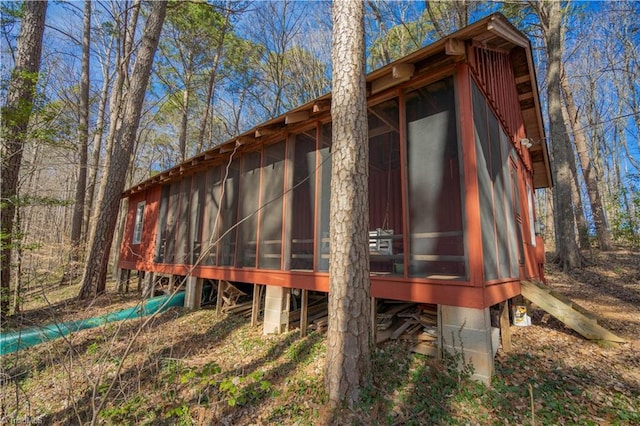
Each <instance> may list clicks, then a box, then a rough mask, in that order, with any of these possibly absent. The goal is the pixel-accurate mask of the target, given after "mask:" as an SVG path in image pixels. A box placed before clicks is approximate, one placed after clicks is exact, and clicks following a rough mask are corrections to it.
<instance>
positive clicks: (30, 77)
mask: <svg viewBox="0 0 640 426" xmlns="http://www.w3.org/2000/svg"><path fill="white" fill-rule="evenodd" d="M46 12H47V2H46V1H37V2H33V1H25V2H24V3H23V9H22V20H21V25H20V36H19V38H18V48H17V54H16V58H15V64H14V68H13V71H12V73H11V80H10V82H9V89H8V91H7V98H6V100H5V104H4V106H3V107H2V129H1V132H2V133H1V135H2V138H1V139H2V159H1V161H2V163H1V164H2V172H1V173H2V175H1V178H2V183H1V186H2V188H1V196H2V200H1V203H0V205H1V206H2V208H1V209H0V243H1V245H2V248H1V253H0V265H1V273H0V274H1V275H0V282H1V284H0V314H2V315H6V314H8V311H9V292H10V283H11V250H12V241H13V221H14V215H15V212H16V204H17V195H18V194H17V192H16V188H17V184H18V177H19V174H20V166H21V163H22V152H23V146H24V143H25V140H26V138H27V128H28V125H29V118H30V116H31V111H32V110H33V99H34V95H35V89H36V84H37V82H38V73H39V71H40V56H41V53H42V35H43V34H44V24H45V17H46Z"/></svg>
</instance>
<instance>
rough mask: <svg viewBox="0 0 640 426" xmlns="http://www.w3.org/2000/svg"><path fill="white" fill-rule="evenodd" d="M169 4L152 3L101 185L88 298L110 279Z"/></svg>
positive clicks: (86, 276) (85, 280)
mask: <svg viewBox="0 0 640 426" xmlns="http://www.w3.org/2000/svg"><path fill="white" fill-rule="evenodd" d="M166 8H167V3H166V2H165V1H158V2H151V11H150V13H149V16H148V18H147V23H146V25H145V28H144V32H143V34H142V42H141V45H140V48H139V50H138V52H137V55H136V62H135V65H134V67H133V72H132V74H131V81H130V86H129V91H128V93H127V96H126V97H125V98H124V99H123V102H125V104H124V109H123V114H122V116H121V117H119V120H118V123H117V125H116V126H115V132H116V133H115V135H114V136H115V137H114V138H113V143H112V151H111V155H110V156H109V157H108V158H107V164H106V172H105V176H104V177H103V178H102V181H101V184H100V192H99V195H98V206H97V212H96V216H95V219H96V220H94V221H93V230H92V232H91V239H90V241H89V252H88V255H87V260H86V263H85V268H84V273H83V277H82V288H81V289H80V294H79V297H80V298H81V299H86V298H89V297H92V296H94V295H95V294H96V293H100V292H102V291H104V288H105V282H106V279H107V268H108V261H109V251H110V249H111V244H112V238H113V231H114V230H115V226H116V220H117V216H118V206H119V205H120V194H121V193H122V191H123V190H124V183H125V179H126V173H127V169H128V167H129V161H130V159H131V153H132V151H133V146H134V143H135V140H136V134H137V129H138V125H139V123H140V115H141V111H142V104H143V102H144V97H145V91H146V88H147V83H148V82H149V75H150V74H151V65H152V64H153V57H154V55H155V52H156V48H157V47H158V40H159V38H160V32H161V31H162V24H163V22H164V17H165V12H166Z"/></svg>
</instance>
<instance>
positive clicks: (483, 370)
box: [438, 305, 498, 385]
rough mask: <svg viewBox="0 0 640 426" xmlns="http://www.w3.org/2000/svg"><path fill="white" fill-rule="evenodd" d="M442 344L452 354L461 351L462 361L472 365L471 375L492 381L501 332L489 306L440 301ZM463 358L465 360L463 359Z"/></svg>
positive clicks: (479, 379) (460, 361)
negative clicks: (481, 307)
mask: <svg viewBox="0 0 640 426" xmlns="http://www.w3.org/2000/svg"><path fill="white" fill-rule="evenodd" d="M439 311H440V312H439V315H438V322H439V328H440V337H439V339H440V347H441V348H442V350H443V352H447V353H448V354H449V355H453V356H457V355H461V357H460V360H459V363H460V364H461V365H460V367H463V366H464V365H463V362H464V363H466V364H467V365H469V364H470V365H472V366H473V371H474V373H473V376H472V378H473V379H475V380H478V381H481V382H484V383H485V384H487V385H489V384H490V383H491V376H492V375H493V371H494V363H493V362H494V356H495V353H496V350H497V348H498V334H497V333H496V331H498V329H495V330H493V329H492V327H491V318H490V316H489V308H484V309H474V308H462V307H458V306H447V305H439ZM463 360H464V361H463Z"/></svg>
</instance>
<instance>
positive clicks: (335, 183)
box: [325, 0, 371, 407]
mask: <svg viewBox="0 0 640 426" xmlns="http://www.w3.org/2000/svg"><path fill="white" fill-rule="evenodd" d="M363 16H364V5H363V3H362V2H361V1H360V0H345V1H336V2H334V3H333V54H332V57H333V64H334V65H333V91H332V92H333V95H332V96H333V98H332V104H331V116H332V119H333V148H332V151H333V170H332V175H331V221H330V235H331V249H330V263H329V276H330V278H329V331H328V334H327V361H326V362H327V364H326V377H325V381H326V382H325V383H326V387H327V391H328V394H329V399H330V401H331V403H332V404H333V406H334V407H336V406H338V405H339V404H341V403H345V404H346V405H348V406H353V404H355V403H356V402H357V401H358V399H359V393H360V390H361V389H362V387H363V386H365V385H366V383H367V380H368V378H369V369H370V341H371V337H370V330H369V328H370V319H369V318H370V296H369V291H370V282H369V252H368V248H369V247H368V241H369V237H368V235H369V234H368V224H369V202H368V179H369V167H368V165H369V147H368V137H367V130H368V129H367V109H366V90H365V74H364V21H363Z"/></svg>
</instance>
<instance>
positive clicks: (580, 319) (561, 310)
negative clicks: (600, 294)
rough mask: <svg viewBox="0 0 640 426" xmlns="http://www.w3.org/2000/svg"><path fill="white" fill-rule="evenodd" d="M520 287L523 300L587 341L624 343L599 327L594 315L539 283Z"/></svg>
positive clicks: (523, 282) (526, 282)
mask: <svg viewBox="0 0 640 426" xmlns="http://www.w3.org/2000/svg"><path fill="white" fill-rule="evenodd" d="M521 287H522V295H523V296H524V297H525V298H527V299H529V300H530V301H531V302H533V303H535V304H536V305H537V306H538V307H539V308H540V309H542V310H543V311H546V312H548V313H550V314H551V315H553V316H554V317H555V318H557V319H558V320H560V321H562V322H563V323H564V324H566V325H567V326H568V327H569V328H571V329H572V330H574V331H576V332H577V333H580V334H581V335H582V336H584V337H586V338H587V339H590V340H609V341H612V342H621V343H624V342H625V340H624V339H622V338H621V337H618V336H616V335H615V334H613V333H612V332H610V331H609V330H607V329H606V328H604V327H602V326H601V325H599V324H598V320H597V317H596V316H595V315H593V314H592V313H590V312H589V311H587V310H586V309H585V308H583V307H582V306H580V305H578V304H576V303H574V302H572V301H571V300H569V299H568V298H566V297H564V296H562V295H561V294H559V293H557V292H555V291H553V290H552V289H551V288H550V287H547V286H546V285H544V284H542V283H540V282H531V281H521Z"/></svg>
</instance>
